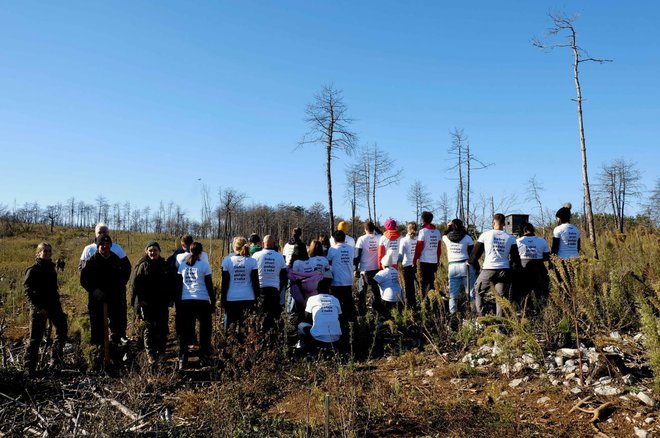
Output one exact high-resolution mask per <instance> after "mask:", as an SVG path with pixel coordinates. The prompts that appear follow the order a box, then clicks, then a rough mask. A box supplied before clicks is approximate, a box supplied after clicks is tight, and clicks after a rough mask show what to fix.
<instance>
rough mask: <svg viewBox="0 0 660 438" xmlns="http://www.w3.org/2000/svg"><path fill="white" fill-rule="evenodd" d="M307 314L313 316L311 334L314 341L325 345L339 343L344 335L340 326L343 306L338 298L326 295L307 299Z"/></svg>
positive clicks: (322, 294)
mask: <svg viewBox="0 0 660 438" xmlns="http://www.w3.org/2000/svg"><path fill="white" fill-rule="evenodd" d="M305 312H306V313H310V314H311V315H312V321H313V323H312V328H311V330H310V334H311V335H312V336H313V337H314V339H316V340H317V341H321V342H325V343H332V342H337V341H339V339H340V338H341V335H342V331H341V325H340V324H339V315H341V305H340V303H339V300H338V299H337V298H336V297H334V296H332V295H330V294H324V293H321V294H318V295H313V296H311V297H309V298H308V299H307V304H306V306H305Z"/></svg>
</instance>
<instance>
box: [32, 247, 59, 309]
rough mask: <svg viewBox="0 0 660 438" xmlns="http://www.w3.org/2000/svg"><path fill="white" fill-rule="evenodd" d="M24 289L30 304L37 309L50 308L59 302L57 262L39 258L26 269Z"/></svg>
mask: <svg viewBox="0 0 660 438" xmlns="http://www.w3.org/2000/svg"><path fill="white" fill-rule="evenodd" d="M23 290H24V292H25V296H26V297H27V299H28V301H30V304H31V305H32V306H33V307H35V308H36V309H44V308H48V307H50V306H53V305H56V304H57V303H59V301H60V294H59V292H58V291H57V272H55V263H53V262H51V261H50V260H43V259H37V261H36V262H34V264H33V265H32V266H30V267H29V268H27V270H26V271H25V280H24V281H23Z"/></svg>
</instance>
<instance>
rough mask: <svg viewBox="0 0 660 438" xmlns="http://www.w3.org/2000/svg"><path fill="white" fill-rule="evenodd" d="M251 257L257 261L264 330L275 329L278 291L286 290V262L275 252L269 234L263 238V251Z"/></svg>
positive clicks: (273, 239) (278, 310)
mask: <svg viewBox="0 0 660 438" xmlns="http://www.w3.org/2000/svg"><path fill="white" fill-rule="evenodd" d="M252 257H253V258H254V259H255V260H256V261H257V272H258V275H259V288H260V292H259V294H260V295H261V297H262V300H263V310H264V314H265V318H266V319H265V321H264V328H265V329H266V330H270V329H272V328H273V327H276V325H277V321H278V320H279V318H280V315H281V313H282V307H281V305H280V291H282V290H284V288H286V282H287V269H286V262H285V261H284V257H282V254H280V253H278V252H277V251H275V238H274V237H273V236H271V235H270V234H267V235H266V236H264V249H262V250H261V251H257V252H255V253H254V254H253V255H252Z"/></svg>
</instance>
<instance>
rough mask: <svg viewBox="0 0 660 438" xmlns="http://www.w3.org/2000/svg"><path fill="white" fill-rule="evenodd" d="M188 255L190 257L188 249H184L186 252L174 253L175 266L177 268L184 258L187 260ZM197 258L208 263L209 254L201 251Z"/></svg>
mask: <svg viewBox="0 0 660 438" xmlns="http://www.w3.org/2000/svg"><path fill="white" fill-rule="evenodd" d="M188 257H190V251H186V252H182V253H181V254H177V255H176V267H177V268H178V267H179V266H181V265H182V264H183V263H186V260H188ZM199 259H200V260H203V261H205V262H206V263H209V255H208V254H207V253H206V251H202V253H201V254H200V255H199ZM209 264H210V263H209Z"/></svg>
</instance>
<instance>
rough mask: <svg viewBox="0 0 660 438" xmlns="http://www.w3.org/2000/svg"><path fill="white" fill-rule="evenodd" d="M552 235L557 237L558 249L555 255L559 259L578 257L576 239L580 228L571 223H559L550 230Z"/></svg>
mask: <svg viewBox="0 0 660 438" xmlns="http://www.w3.org/2000/svg"><path fill="white" fill-rule="evenodd" d="M552 237H555V238H558V239H559V249H558V250H557V257H559V258H561V259H572V258H575V257H579V256H580V254H579V253H578V240H579V239H580V230H578V229H577V227H576V226H575V225H573V224H561V225H559V226H558V227H555V229H554V230H552Z"/></svg>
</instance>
